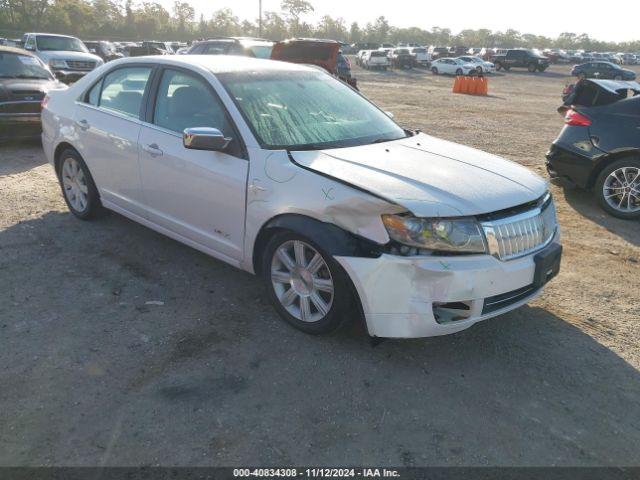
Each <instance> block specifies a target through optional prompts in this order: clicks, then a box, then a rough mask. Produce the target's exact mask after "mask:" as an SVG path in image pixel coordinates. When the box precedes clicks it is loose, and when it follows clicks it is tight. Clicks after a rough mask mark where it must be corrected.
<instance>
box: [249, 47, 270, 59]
mask: <svg viewBox="0 0 640 480" xmlns="http://www.w3.org/2000/svg"><path fill="white" fill-rule="evenodd" d="M272 49H273V45H251V46H250V47H249V50H250V51H251V53H253V56H254V57H256V58H271V50H272Z"/></svg>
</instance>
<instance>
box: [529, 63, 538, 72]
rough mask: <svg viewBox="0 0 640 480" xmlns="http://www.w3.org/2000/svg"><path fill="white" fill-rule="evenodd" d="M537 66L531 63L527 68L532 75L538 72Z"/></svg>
mask: <svg viewBox="0 0 640 480" xmlns="http://www.w3.org/2000/svg"><path fill="white" fill-rule="evenodd" d="M537 68H538V67H537V65H536V64H535V63H530V64H529V66H528V67H527V70H529V71H530V72H531V73H533V72H535V71H536V70H537Z"/></svg>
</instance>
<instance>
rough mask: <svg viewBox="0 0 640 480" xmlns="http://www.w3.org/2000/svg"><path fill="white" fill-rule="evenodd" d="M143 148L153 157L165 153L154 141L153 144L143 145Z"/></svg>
mask: <svg viewBox="0 0 640 480" xmlns="http://www.w3.org/2000/svg"><path fill="white" fill-rule="evenodd" d="M142 150H144V151H145V152H147V153H148V154H149V155H151V156H152V157H161V156H162V154H163V153H164V152H163V151H162V150H161V149H160V147H158V144H156V143H152V144H151V145H145V146H144V147H142Z"/></svg>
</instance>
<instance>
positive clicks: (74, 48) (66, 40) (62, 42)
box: [36, 35, 88, 53]
mask: <svg viewBox="0 0 640 480" xmlns="http://www.w3.org/2000/svg"><path fill="white" fill-rule="evenodd" d="M36 43H37V44H38V50H42V51H46V50H64V51H71V52H85V53H87V52H88V50H87V47H85V46H84V43H82V42H81V41H80V40H78V39H77V38H73V37H54V36H49V35H38V36H37V37H36Z"/></svg>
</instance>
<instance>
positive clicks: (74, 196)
mask: <svg viewBox="0 0 640 480" xmlns="http://www.w3.org/2000/svg"><path fill="white" fill-rule="evenodd" d="M59 158H60V159H59V162H58V168H57V171H58V180H59V182H60V187H61V188H62V195H63V196H64V200H65V202H66V203H67V206H68V207H69V210H71V213H73V214H74V215H75V216H76V217H78V218H80V219H81V220H89V219H91V218H93V217H95V216H96V215H97V214H99V213H100V212H101V211H102V204H101V203H100V194H99V193H98V189H97V188H96V185H95V183H94V181H93V178H92V177H91V173H90V172H89V169H88V168H87V165H86V163H85V162H84V160H83V159H82V157H81V156H80V154H78V152H76V151H75V150H71V149H69V150H65V151H64V152H62V154H61V155H60V157H59Z"/></svg>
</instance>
